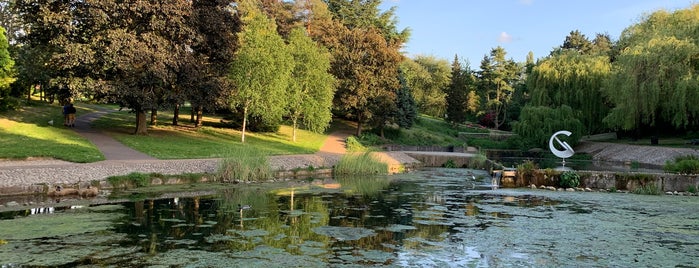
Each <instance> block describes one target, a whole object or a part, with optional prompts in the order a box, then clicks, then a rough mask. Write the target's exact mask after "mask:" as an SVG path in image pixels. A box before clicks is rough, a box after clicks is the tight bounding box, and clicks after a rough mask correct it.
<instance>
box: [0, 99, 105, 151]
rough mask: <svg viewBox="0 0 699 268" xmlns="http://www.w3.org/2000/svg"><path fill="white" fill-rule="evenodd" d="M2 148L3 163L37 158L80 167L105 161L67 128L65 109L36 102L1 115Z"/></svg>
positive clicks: (0, 149)
mask: <svg viewBox="0 0 699 268" xmlns="http://www.w3.org/2000/svg"><path fill="white" fill-rule="evenodd" d="M79 112H83V113H84V112H88V111H87V110H80V111H79ZM49 121H53V125H51V124H49ZM0 144H2V147H0V159H26V158H30V157H37V158H55V159H61V160H66V161H70V162H77V163H88V162H96V161H101V160H104V156H103V155H102V153H101V152H100V151H99V149H97V147H95V146H94V145H93V144H92V143H91V142H90V141H88V140H87V139H85V138H83V137H82V136H80V135H79V134H78V133H77V132H75V131H73V130H72V129H70V128H66V127H64V126H63V116H62V114H61V106H59V105H57V104H55V105H52V104H46V103H41V102H32V105H31V106H26V107H24V108H22V109H20V110H18V111H10V112H6V113H2V114H0Z"/></svg>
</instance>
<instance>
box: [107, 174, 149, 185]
mask: <svg viewBox="0 0 699 268" xmlns="http://www.w3.org/2000/svg"><path fill="white" fill-rule="evenodd" d="M151 176H156V174H144V173H139V172H133V173H130V174H128V175H124V176H112V177H109V178H107V182H109V184H111V185H112V186H113V187H116V188H138V187H146V186H148V185H150V179H151Z"/></svg>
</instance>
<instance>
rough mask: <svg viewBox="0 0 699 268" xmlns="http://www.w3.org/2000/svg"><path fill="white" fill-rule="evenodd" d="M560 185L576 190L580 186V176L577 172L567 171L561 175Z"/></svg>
mask: <svg viewBox="0 0 699 268" xmlns="http://www.w3.org/2000/svg"><path fill="white" fill-rule="evenodd" d="M558 184H559V185H560V186H561V187H563V188H575V187H578V186H579V185H580V175H578V173H575V171H566V172H563V173H562V174H561V177H560V180H559V182H558Z"/></svg>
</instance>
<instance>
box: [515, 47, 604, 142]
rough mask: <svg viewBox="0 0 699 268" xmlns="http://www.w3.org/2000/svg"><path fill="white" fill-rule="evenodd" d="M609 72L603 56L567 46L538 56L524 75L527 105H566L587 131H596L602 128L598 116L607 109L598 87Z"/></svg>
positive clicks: (601, 117)
mask: <svg viewBox="0 0 699 268" xmlns="http://www.w3.org/2000/svg"><path fill="white" fill-rule="evenodd" d="M610 73H611V64H610V63H609V57H607V56H591V55H583V54H580V53H579V52H577V51H570V50H568V51H562V52H560V53H556V54H553V55H551V56H550V57H547V58H545V59H543V60H541V61H540V62H539V63H538V65H536V66H535V67H534V68H533V69H532V72H531V73H530V74H529V76H528V77H527V86H528V89H529V91H530V93H531V105H534V106H549V107H558V106H561V105H567V106H570V107H571V108H572V109H573V111H574V112H575V114H576V115H578V116H576V117H577V118H578V119H580V121H581V122H582V123H583V125H584V126H585V132H586V133H587V134H594V133H596V132H599V131H601V130H603V129H605V125H604V124H602V119H604V117H605V116H607V114H608V112H609V107H608V105H607V104H606V102H605V99H604V98H602V97H601V91H602V87H603V85H604V82H605V81H606V79H607V78H608V77H609V74H610Z"/></svg>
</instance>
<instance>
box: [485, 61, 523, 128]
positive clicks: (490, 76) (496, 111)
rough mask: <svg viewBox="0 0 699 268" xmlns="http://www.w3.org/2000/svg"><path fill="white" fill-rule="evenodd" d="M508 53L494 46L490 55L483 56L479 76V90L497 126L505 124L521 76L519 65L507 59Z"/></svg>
mask: <svg viewBox="0 0 699 268" xmlns="http://www.w3.org/2000/svg"><path fill="white" fill-rule="evenodd" d="M506 55H507V52H505V49H504V48H502V47H496V48H493V49H492V50H491V51H490V55H489V56H488V55H486V56H484V57H483V60H482V61H481V66H480V67H481V71H480V73H479V77H478V79H479V85H478V87H479V91H480V92H481V94H483V96H485V105H486V107H487V110H488V113H489V114H491V115H492V117H493V124H494V126H493V127H495V128H500V127H501V126H502V125H503V124H505V121H506V118H507V110H508V109H507V108H508V105H509V104H510V102H511V101H512V96H513V94H514V90H515V84H516V83H519V82H520V78H521V77H520V68H519V66H517V64H516V63H515V62H514V60H512V59H509V60H506V59H505V56H506Z"/></svg>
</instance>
